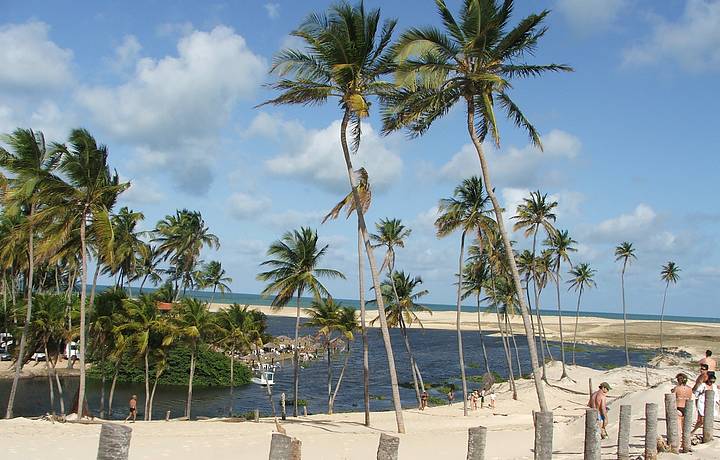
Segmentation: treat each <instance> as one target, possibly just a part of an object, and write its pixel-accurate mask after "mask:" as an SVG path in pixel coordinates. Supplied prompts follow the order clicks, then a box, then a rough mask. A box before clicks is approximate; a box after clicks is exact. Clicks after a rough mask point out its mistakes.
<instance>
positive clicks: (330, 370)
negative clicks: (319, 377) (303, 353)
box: [325, 337, 332, 415]
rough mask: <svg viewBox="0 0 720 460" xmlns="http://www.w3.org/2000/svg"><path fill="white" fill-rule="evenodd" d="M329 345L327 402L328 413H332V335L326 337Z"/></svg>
mask: <svg viewBox="0 0 720 460" xmlns="http://www.w3.org/2000/svg"><path fill="white" fill-rule="evenodd" d="M326 340H327V345H326V347H325V348H326V349H327V350H326V351H327V398H328V399H327V403H328V415H332V359H331V357H330V337H327V338H326Z"/></svg>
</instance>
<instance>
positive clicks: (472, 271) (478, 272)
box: [462, 246, 490, 374]
mask: <svg viewBox="0 0 720 460" xmlns="http://www.w3.org/2000/svg"><path fill="white" fill-rule="evenodd" d="M473 248H475V250H476V251H477V252H478V253H479V254H482V250H481V249H480V248H479V247H478V246H471V247H470V249H473ZM468 252H470V250H468ZM463 273H464V275H463V283H462V288H463V294H462V298H463V300H465V299H467V298H468V297H470V296H471V295H474V296H475V300H476V301H477V314H478V319H477V322H478V333H479V335H480V348H482V352H483V361H484V363H485V371H486V372H487V373H488V374H490V361H489V360H488V356H487V350H486V349H485V340H484V339H483V332H482V321H481V319H480V318H481V316H480V314H481V310H480V296H481V295H482V290H483V288H484V287H485V283H486V282H487V280H488V278H489V276H490V272H489V270H488V264H487V258H486V257H484V255H482V256H479V257H476V258H471V259H470V260H469V261H468V262H467V264H466V265H465V270H464V271H463Z"/></svg>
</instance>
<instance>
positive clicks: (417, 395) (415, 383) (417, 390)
mask: <svg viewBox="0 0 720 460" xmlns="http://www.w3.org/2000/svg"><path fill="white" fill-rule="evenodd" d="M399 323H400V334H401V335H402V337H403V341H404V342H405V351H407V354H408V358H410V370H411V371H412V378H413V387H414V388H415V398H416V399H417V403H418V407H420V388H419V387H418V379H417V373H416V372H415V359H414V358H413V354H412V351H411V350H410V341H409V340H408V336H407V329H406V328H405V322H404V321H403V319H402V313H401V314H400V320H399Z"/></svg>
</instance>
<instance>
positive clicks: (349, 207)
mask: <svg viewBox="0 0 720 460" xmlns="http://www.w3.org/2000/svg"><path fill="white" fill-rule="evenodd" d="M355 174H356V175H357V176H358V186H357V190H358V195H359V196H360V203H361V205H362V212H363V213H367V211H368V209H369V208H370V203H371V202H372V189H371V188H370V180H369V179H368V173H367V171H366V170H365V168H360V169H358V170H356V171H355ZM343 209H344V210H345V212H346V218H349V217H350V216H351V215H352V213H353V212H354V211H355V200H354V199H353V193H352V191H351V192H350V193H348V194H347V195H345V197H344V198H343V199H342V200H340V201H339V202H338V203H337V204H336V205H335V207H334V208H332V210H330V212H329V213H328V214H327V215H326V216H325V217H324V218H323V221H322V223H323V224H324V223H325V222H326V221H327V220H328V219H337V218H338V216H339V215H340V212H341V211H342V210H343ZM357 238H358V248H357V251H358V299H359V303H360V330H361V332H360V333H361V335H362V342H363V402H364V407H365V426H370V357H369V349H368V338H367V328H366V327H365V268H364V267H363V254H362V253H363V235H362V231H361V230H360V224H359V221H358V228H357Z"/></svg>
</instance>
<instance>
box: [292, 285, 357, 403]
mask: <svg viewBox="0 0 720 460" xmlns="http://www.w3.org/2000/svg"><path fill="white" fill-rule="evenodd" d="M305 311H306V312H307V314H308V316H309V317H310V319H309V320H308V322H307V323H305V326H310V327H317V328H318V332H317V333H318V335H320V336H322V341H323V343H324V345H325V352H326V354H327V373H328V375H327V398H328V414H329V415H332V413H333V404H334V402H335V397H336V396H337V392H338V390H339V389H340V383H342V378H343V375H345V368H346V367H347V363H348V359H349V358H350V342H351V341H352V340H353V338H354V335H353V332H354V331H355V330H356V329H357V327H358V324H357V318H356V314H355V310H354V309H353V308H351V307H343V306H342V305H341V304H339V303H336V302H335V301H334V300H333V299H332V298H325V299H315V300H313V302H312V304H311V305H310V308H308V309H306V310H305ZM342 339H345V340H346V341H347V354H346V356H345V363H344V364H343V367H342V370H341V371H340V376H339V377H338V380H337V384H336V387H335V390H334V391H333V377H332V348H333V345H334V344H336V343H337V342H338V341H339V340H342Z"/></svg>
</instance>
